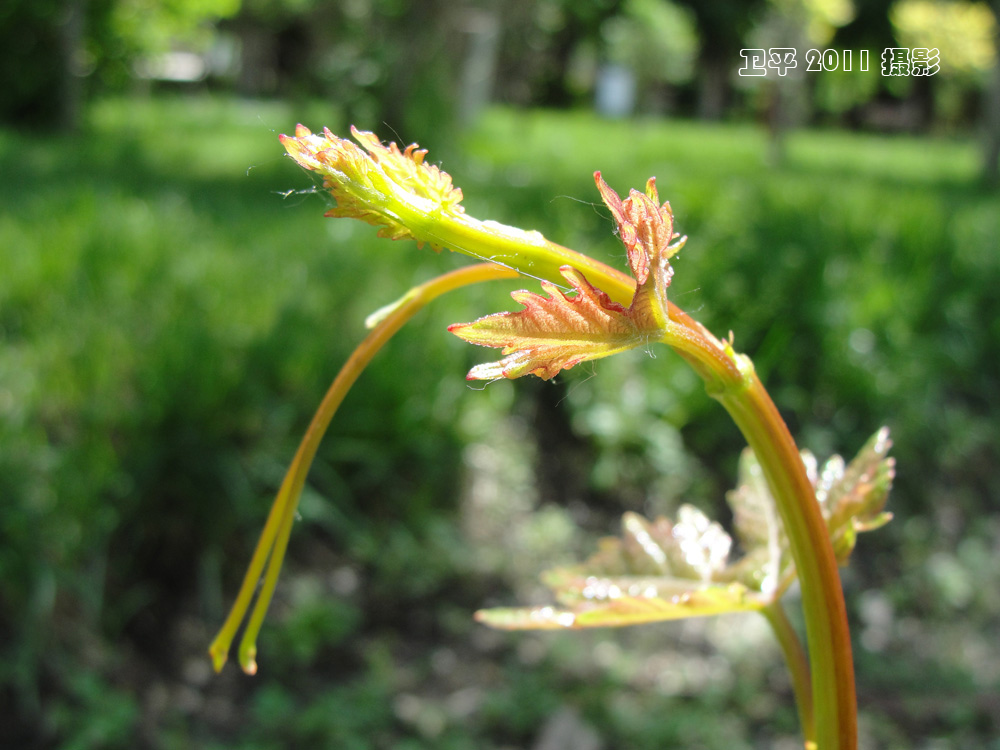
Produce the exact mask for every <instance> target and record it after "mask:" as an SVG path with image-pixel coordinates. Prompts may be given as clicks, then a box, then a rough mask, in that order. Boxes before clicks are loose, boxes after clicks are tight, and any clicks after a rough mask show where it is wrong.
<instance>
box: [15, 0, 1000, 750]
mask: <svg viewBox="0 0 1000 750" xmlns="http://www.w3.org/2000/svg"><path fill="white" fill-rule="evenodd" d="M998 13H1000V11H998V9H997V7H996V4H994V5H992V6H991V5H987V4H983V3H978V4H968V3H954V4H951V3H941V4H931V3H920V2H909V3H884V2H868V3H861V2H856V3H855V5H853V6H852V5H850V4H849V3H836V2H829V3H825V4H824V3H811V4H808V5H806V4H804V3H803V4H799V3H778V2H774V3H769V2H752V3H736V2H722V1H719V2H705V3H694V2H692V3H686V2H675V3H667V2H660V1H659V0H629V1H628V2H615V1H613V0H577V1H576V2H569V1H565V2H564V1H562V0H552V1H551V2H522V1H521V0H511V1H510V2H497V3H474V2H461V3H445V2H437V1H435V0H428V1H427V2H416V1H415V0H349V1H345V2H340V3H325V2H312V1H311V0H284V1H283V2H279V3H263V2H253V1H251V0H244V2H239V0H216V2H214V3H204V2H186V1H185V0H173V2H165V3H143V2H139V0H133V2H126V1H125V0H70V1H68V2H45V1H42V2H31V3H29V2H20V1H19V0H15V2H8V3H5V4H4V6H3V9H2V10H0V76H2V78H0V80H2V82H3V84H4V86H3V87H0V121H2V122H3V126H2V128H0V205H2V209H0V746H2V747H12V748H137V747H139V748H157V749H158V748H187V747H197V748H248V749H249V748H254V749H257V748H279V747H280V748H289V747H291V748H298V747H317V746H319V747H338V748H340V747H344V748H405V749H409V748H413V749H416V748H431V747H433V748H456V749H457V748H472V747H475V748H536V749H538V750H554V749H555V748H561V747H574V748H584V749H586V748H654V747H655V748H663V747H692V748H697V747H703V748H752V747H779V748H786V747H787V748H792V747H797V746H800V744H801V743H800V742H799V740H798V739H797V737H798V729H797V722H796V717H795V712H794V707H793V705H792V698H791V690H790V686H789V684H788V680H787V677H786V676H785V674H784V671H783V666H782V664H781V658H780V653H779V651H778V649H777V647H776V645H775V644H774V643H773V638H772V636H771V635H770V633H769V632H768V631H767V629H766V626H765V625H764V621H763V618H759V617H754V616H749V615H748V616H745V617H744V616H731V617H723V618H716V619H714V620H707V621H690V622H684V623H671V624H664V625H657V626H648V627H641V628H634V629H628V630H621V631H601V632H590V633H580V632H570V633H556V634H553V633H545V634H535V633H515V634H504V633H497V632H493V631H489V630H487V629H485V628H483V627H481V626H479V625H476V624H475V623H474V622H473V621H472V612H473V611H475V610H476V609H478V608H480V607H484V606H499V605H509V604H514V603H518V602H521V603H527V602H531V603H534V602H540V601H545V592H544V591H541V590H540V587H539V585H538V584H537V575H538V573H540V572H541V571H542V570H544V569H546V568H547V567H551V566H552V565H556V564H562V563H566V562H570V561H574V560H577V559H581V558H582V557H584V556H586V555H587V554H589V553H590V551H592V550H593V548H594V546H595V544H596V539H597V537H599V536H602V535H606V534H610V533H615V532H616V531H617V519H618V518H619V517H620V515H621V514H622V512H623V511H626V510H634V511H638V512H642V513H645V514H647V515H656V514H659V513H672V512H674V511H675V510H676V508H677V507H678V506H679V505H680V504H681V503H684V502H690V503H694V504H695V505H698V506H699V507H701V508H703V509H704V510H705V511H706V512H708V513H709V514H710V515H712V516H714V517H716V518H719V519H720V520H721V521H722V522H723V523H727V524H728V523H729V520H730V519H729V517H728V510H727V508H726V506H725V503H724V494H725V491H726V490H727V489H728V488H730V487H731V486H732V485H733V483H734V481H735V474H736V460H737V457H738V454H739V451H740V449H741V448H742V441H741V438H740V436H739V434H738V432H737V431H736V429H735V427H733V426H732V424H731V423H730V422H729V420H728V417H727V416H726V415H725V413H724V412H723V411H722V410H721V409H720V408H718V406H717V405H716V404H715V403H714V402H712V401H711V400H710V399H709V398H708V397H707V396H706V395H705V394H704V392H703V389H702V387H701V386H700V384H699V383H698V382H697V379H696V378H695V376H694V375H693V374H692V373H691V372H690V371H689V370H688V369H687V368H686V366H685V365H684V364H683V363H682V362H680V361H679V360H678V359H677V358H675V357H674V356H672V355H671V353H670V352H668V351H666V350H664V351H657V352H655V357H653V356H648V355H647V354H646V353H644V352H641V351H640V352H632V353H630V354H626V355H622V356H618V357H615V358H612V359H609V360H604V361H601V362H598V363H596V364H594V365H591V366H580V367H578V368H575V369H574V370H572V371H570V372H567V373H565V374H564V375H561V376H560V377H559V378H557V379H556V381H555V382H554V383H542V382H540V381H537V380H535V379H527V378H526V379H523V380H521V381H517V382H514V383H506V382H504V383H495V384H491V385H489V386H488V387H486V388H481V389H480V388H478V387H477V388H469V387H468V386H467V385H466V383H465V381H464V379H463V378H464V374H465V372H466V370H467V368H468V367H469V366H470V365H471V364H473V363H476V362H481V361H484V360H485V359H487V358H489V357H490V356H491V354H490V353H489V352H486V351H485V350H481V349H476V348H474V347H469V346H466V345H463V344H461V342H459V341H457V340H456V339H454V337H451V336H449V335H448V334H447V333H446V332H445V330H444V329H445V327H446V326H447V325H448V324H449V323H452V322H457V321H466V320H471V319H473V318H475V317H477V316H479V315H483V314H486V313H489V312H493V311H496V310H500V309H510V308H511V307H512V304H511V301H510V299H509V297H508V296H507V293H508V292H509V291H510V290H511V289H515V288H521V287H524V286H528V287H529V288H531V283H527V282H521V283H512V284H507V285H503V284H500V285H498V286H497V287H496V288H495V289H488V288H477V289H473V290H469V291H467V292H464V293H458V294H456V295H452V296H450V297H448V298H445V299H443V300H441V301H440V302H439V303H436V304H435V305H434V306H432V307H431V308H430V309H429V310H428V311H426V312H424V313H422V314H421V315H420V316H419V317H418V318H417V319H416V320H415V321H414V323H413V324H411V325H410V326H408V327H407V328H406V329H404V330H403V331H402V332H401V333H400V334H399V335H398V336H397V337H396V339H394V340H393V341H392V342H391V343H390V345H389V346H388V347H387V348H386V350H385V351H384V352H382V353H381V354H380V355H379V357H378V358H377V359H376V360H375V362H374V363H373V365H372V366H371V367H370V369H369V370H368V371H367V372H366V373H365V374H364V375H363V377H362V378H361V380H360V382H359V384H358V385H357V386H356V388H355V389H354V390H353V391H352V392H351V394H350V395H349V397H348V399H347V400H346V401H345V403H344V405H343V407H342V408H341V411H340V412H339V413H338V415H337V417H336V418H335V420H334V423H333V426H332V428H331V431H330V434H329V435H328V437H327V439H326V440H325V441H324V443H323V446H322V447H321V449H320V453H319V455H318V457H317V461H316V464H315V466H314V468H313V471H312V473H311V475H310V480H309V484H308V486H307V488H306V493H305V496H304V498H303V502H302V506H301V510H300V516H301V518H300V522H299V523H298V524H297V525H296V528H295V530H294V532H293V535H292V540H291V544H290V548H289V559H288V561H287V563H286V566H285V569H284V571H283V573H282V580H281V583H280V585H279V587H278V591H277V595H276V600H275V603H274V605H273V606H272V610H271V613H270V614H269V616H268V620H267V622H266V623H265V627H264V630H263V632H262V635H261V638H260V641H259V645H260V657H259V661H260V666H261V669H260V673H259V674H258V675H256V676H255V677H247V676H244V675H242V674H241V673H240V672H239V671H238V669H237V668H236V667H235V666H234V665H229V666H228V667H227V669H226V670H225V671H224V672H223V673H222V674H221V675H219V676H216V675H214V674H213V673H212V672H211V666H210V663H209V661H208V658H207V655H206V649H207V646H208V643H209V642H210V640H211V638H212V636H213V634H214V632H215V629H216V628H217V627H218V626H219V625H220V624H221V622H222V619H223V617H224V615H225V612H226V610H227V608H228V606H229V605H230V603H231V598H232V597H233V596H234V594H235V592H236V589H237V587H238V585H239V581H240V579H241V576H242V572H243V569H244V566H245V564H246V562H247V561H248V559H249V555H250V552H251V550H252V548H253V544H254V542H255V541H256V536H257V534H258V533H259V530H260V528H261V526H262V524H263V521H264V517H265V515H266V512H267V508H268V506H269V504H270V501H271V499H272V497H273V493H274V492H275V490H276V488H277V486H278V484H279V483H280V480H281V477H282V476H283V474H284V471H285V469H286V467H287V464H288V462H289V461H290V460H291V457H292V455H293V453H294V450H295V447H296V445H297V443H298V441H299V439H300V438H301V435H302V433H303V431H304V429H305V427H306V425H307V424H308V420H309V418H310V416H311V414H312V412H313V410H314V409H315V407H316V406H317V404H318V402H319V400H320V398H321V397H322V394H323V392H324V391H325V389H326V388H327V387H328V385H329V383H330V381H331V380H332V378H333V377H334V375H335V374H336V372H337V369H338V368H339V367H340V365H341V364H342V363H343V362H344V360H345V359H346V358H347V357H348V356H349V354H350V352H351V350H352V349H353V347H354V346H355V345H356V343H357V342H358V341H360V339H361V337H362V336H363V335H364V329H363V320H364V317H365V316H366V315H367V314H368V313H370V312H372V311H373V310H375V309H377V308H378V307H380V306H381V305H383V304H385V303H387V302H389V301H391V300H392V299H394V298H395V297H397V296H398V295H399V294H401V293H402V292H404V291H405V290H406V289H407V288H409V287H410V286H412V285H413V284H414V283H418V282H420V281H422V280H425V279H427V278H429V277H430V276H432V275H434V274H436V273H440V272H442V271H444V270H446V269H448V268H452V267H454V266H455V265H457V264H460V263H463V262H465V260H466V259H465V258H463V257H461V256H457V255H454V254H451V253H442V254H440V255H435V254H434V253H432V252H431V251H429V250H427V249H423V250H417V249H416V248H415V247H414V246H413V245H412V243H406V242H397V243H391V242H388V241H386V240H380V239H378V238H376V237H375V236H374V234H375V230H374V229H372V228H371V227H368V226H365V225H361V224H357V225H355V223H352V222H347V221H344V220H331V219H323V218H322V213H323V211H324V210H326V208H328V200H327V199H326V198H325V197H323V196H322V195H319V194H313V193H308V192H306V193H302V192H292V193H290V194H289V193H288V191H307V190H309V189H310V188H312V187H313V186H314V184H315V183H314V181H313V180H312V178H311V177H310V176H309V175H307V174H305V173H303V172H301V170H298V169H296V168H294V166H293V165H292V164H291V162H290V161H288V160H287V159H285V158H284V157H283V155H282V149H281V146H280V144H279V143H278V142H277V134H278V133H281V132H285V133H290V132H292V131H293V129H294V126H295V123H296V122H303V123H305V124H307V125H308V126H310V127H312V128H313V129H314V130H316V129H319V128H321V127H322V126H324V125H327V126H329V127H330V128H331V129H333V130H334V131H335V132H338V133H345V132H346V131H347V128H348V127H349V125H350V124H352V123H353V124H356V125H357V126H358V127H360V128H362V129H370V130H374V131H376V132H377V133H378V134H379V135H380V137H382V138H384V139H386V140H398V141H401V142H404V143H408V142H411V141H415V140H416V141H419V142H420V143H421V145H422V146H426V147H428V148H430V149H431V151H430V157H429V158H430V159H431V160H432V161H434V162H435V163H439V164H440V165H441V166H442V167H443V168H444V169H445V170H447V171H448V172H449V173H450V174H451V175H452V176H453V178H454V180H455V183H456V184H457V185H459V186H460V187H462V189H463V190H464V192H465V196H466V198H465V201H464V204H465V205H466V209H467V211H468V212H469V213H470V214H471V215H473V216H476V217H478V218H482V219H494V220H498V221H502V222H505V223H509V224H514V225H517V226H522V227H524V228H528V229H537V230H539V231H541V232H543V233H544V234H545V235H546V236H547V237H548V238H550V239H552V240H554V241H556V242H560V243H562V244H566V245H568V246H571V247H574V248H576V249H579V250H581V251H583V252H587V253H589V254H592V255H594V256H595V257H598V258H601V259H604V260H607V261H608V262H611V263H613V264H617V265H619V266H621V267H623V266H624V258H623V252H622V249H621V246H620V243H618V241H617V239H616V238H615V237H614V236H613V234H612V224H611V222H610V219H609V217H608V215H607V213H606V211H605V210H604V208H603V207H602V206H601V205H600V203H599V201H598V196H597V194H596V191H595V190H594V187H593V181H592V173H593V171H594V170H595V169H600V170H602V172H603V174H604V176H605V178H606V179H607V180H608V182H609V183H610V184H611V185H612V187H614V188H615V189H616V190H618V192H620V193H624V192H625V191H627V190H628V188H629V187H637V188H640V187H641V186H642V185H643V184H644V183H645V180H646V178H647V177H648V176H650V175H656V177H657V184H658V186H659V189H660V194H661V196H662V197H664V198H666V199H669V200H670V201H671V204H672V206H673V208H674V211H675V214H676V216H677V220H678V228H679V230H680V231H681V232H683V233H684V234H687V235H688V236H689V238H690V239H689V242H688V244H687V246H686V247H685V249H684V251H683V252H682V253H681V255H680V257H679V259H678V260H677V262H676V264H675V268H676V275H675V280H674V283H673V286H672V294H673V299H674V300H675V301H676V302H678V304H680V305H681V306H682V307H683V308H685V309H686V310H687V311H689V312H690V313H692V314H693V315H694V316H695V317H697V318H698V319H699V320H701V321H702V322H704V323H705V324H706V325H707V326H708V327H709V328H710V329H711V330H712V331H713V332H715V333H716V334H718V335H724V334H725V333H727V332H728V331H729V330H732V331H733V332H734V335H735V340H736V346H737V348H738V349H739V350H742V351H745V352H747V353H748V354H749V355H750V356H752V357H753V358H754V361H755V364H756V366H757V369H758V371H759V372H760V373H761V374H762V377H763V379H764V381H765V383H766V384H767V386H768V388H769V390H770V391H771V394H772V396H773V397H774V400H775V402H776V403H777V404H778V406H779V408H780V409H781V411H782V413H783V415H784V416H785V418H786V420H787V421H788V423H789V426H790V428H791V429H792V432H793V434H794V435H795V436H796V437H797V439H798V440H799V441H800V445H801V446H802V447H804V448H809V449H810V450H812V451H813V452H814V453H816V454H817V455H818V456H819V457H821V458H823V457H825V456H828V455H830V454H832V453H842V454H843V455H845V456H846V457H850V456H851V455H853V453H854V452H855V451H856V450H857V449H858V448H859V447H860V446H861V445H862V444H863V442H864V441H865V440H866V439H867V437H868V436H869V435H871V434H872V433H874V432H875V430H876V429H877V428H878V427H880V426H881V425H882V424H888V425H889V426H890V428H891V429H892V432H893V439H894V441H895V448H894V451H893V453H894V455H895V456H896V458H897V461H898V470H897V474H898V478H897V482H896V487H895V489H894V490H893V494H892V496H891V498H890V503H889V509H890V510H892V511H893V512H894V514H895V520H894V521H893V522H892V523H891V524H889V526H887V527H886V528H884V529H882V530H880V531H878V532H877V533H874V534H870V535H865V536H863V537H862V538H861V540H860V542H859V546H858V549H857V550H856V552H855V554H854V557H853V559H852V563H851V566H850V567H849V568H848V569H846V570H845V571H844V572H843V576H844V584H845V590H846V593H847V599H848V608H849V614H850V618H851V625H852V632H853V635H854V639H855V660H856V665H857V669H858V692H859V702H860V715H861V737H862V746H863V747H866V748H867V747H871V748H928V749H933V750H939V749H943V748H953V747H954V748H968V747H1000V744H998V743H1000V725H998V720H997V716H1000V648H998V647H997V645H996V643H997V642H998V639H1000V541H998V539H1000V508H998V499H1000V482H998V480H997V478H996V477H995V476H994V475H993V471H992V469H993V468H995V467H996V466H997V465H1000V454H998V445H1000V429H998V427H997V407H998V400H1000V377H998V375H1000V373H998V364H997V357H996V347H997V344H998V343H1000V322H998V319H1000V318H998V312H1000V311H998V309H997V308H998V303H997V294H996V290H997V288H998V282H1000V265H998V264H1000V260H998V258H1000V255H998V250H1000V248H998V240H997V238H998V237H1000V198H998V195H997V193H996V190H995V188H994V187H992V186H991V185H992V184H993V183H995V181H996V170H997V144H998V142H1000V73H998V66H997V62H996V48H997V21H996V18H997V15H998ZM779 46H781V47H791V48H795V49H797V50H798V60H799V69H798V70H797V71H792V72H791V73H790V74H789V76H788V77H786V78H782V79H779V78H778V77H776V76H774V75H769V76H767V77H766V78H764V79H750V78H743V77H740V76H739V75H737V73H736V71H737V69H738V68H739V67H740V65H741V64H742V58H741V57H740V54H739V53H740V50H741V49H744V48H772V47H779ZM887 47H937V48H939V51H940V65H941V69H940V71H939V72H938V73H936V74H935V75H934V76H930V77H922V78H921V77H912V76H910V77H889V76H882V75H881V72H880V57H881V53H882V50H883V49H885V48H887ZM810 49H819V50H826V49H836V50H839V51H840V52H841V53H842V52H843V51H844V50H852V51H853V52H854V54H855V64H857V63H858V61H859V54H860V51H861V50H869V52H870V68H871V70H869V71H868V72H867V73H865V72H862V71H860V70H857V69H855V70H853V71H851V72H845V71H823V72H807V71H806V70H805V66H806V59H807V52H808V50H810ZM789 603H790V605H794V604H795V594H794V592H793V593H792V594H791V595H790V600H789ZM790 608H791V609H794V606H793V607H790Z"/></svg>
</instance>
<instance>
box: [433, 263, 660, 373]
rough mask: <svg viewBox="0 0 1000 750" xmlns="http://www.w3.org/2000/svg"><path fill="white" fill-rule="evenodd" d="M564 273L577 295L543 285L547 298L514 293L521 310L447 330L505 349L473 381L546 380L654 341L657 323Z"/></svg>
mask: <svg viewBox="0 0 1000 750" xmlns="http://www.w3.org/2000/svg"><path fill="white" fill-rule="evenodd" d="M560 271H561V272H562V275H563V277H564V278H565V279H566V280H567V281H568V282H569V283H570V285H571V286H572V287H573V289H575V290H576V294H575V295H572V296H570V295H567V294H565V293H563V292H562V291H560V290H559V289H558V288H557V287H556V286H555V285H554V284H550V283H549V282H547V281H543V282H542V290H543V291H545V292H546V293H547V294H548V295H549V296H548V297H545V296H542V295H538V294H534V293H533V292H528V291H523V290H522V291H519V292H514V293H513V294H512V295H511V296H512V297H513V298H514V299H515V300H516V301H517V302H520V303H521V304H522V305H524V309H523V310H520V311H518V312H503V313H497V314H495V315H487V316H486V317H483V318H480V319H479V320H477V321H474V322H472V323H457V324H455V325H451V326H449V327H448V330H449V331H451V332H452V333H454V334H455V335H456V336H458V337H459V338H461V339H464V340H465V341H468V342H469V343H472V344H479V345H481V346H492V347H497V348H500V347H502V348H503V354H504V355H506V356H505V357H504V358H503V359H502V360H500V361H499V362H491V363H487V364H482V365H477V366H476V367H474V368H472V370H470V371H469V374H468V376H467V377H468V379H469V380H496V379H497V378H519V377H521V376H522V375H527V374H528V373H532V374H534V375H537V376H538V377H540V378H542V379H543V380H548V379H549V378H551V377H553V376H554V375H556V374H557V373H558V372H559V371H560V370H565V369H569V368H570V367H572V366H573V365H576V364H579V363H580V362H583V361H585V360H590V359H599V358H600V357H607V356H609V355H611V354H615V353H617V352H620V351H625V350H626V349H631V348H633V347H636V346H641V345H643V344H645V343H647V342H648V341H649V339H650V338H652V337H655V335H656V334H657V332H658V330H659V329H658V327H657V325H656V322H655V321H654V320H650V319H649V318H647V317H645V316H643V315H637V314H633V312H632V311H631V310H628V309H625V308H624V307H622V306H621V305H619V304H618V303H617V302H613V301H612V300H611V299H610V298H609V297H608V296H607V295H606V294H604V292H601V291H599V290H597V289H595V288H594V287H593V286H591V285H590V283H589V282H588V281H587V279H586V278H585V277H584V275H583V274H582V273H580V272H579V271H577V270H575V269H573V268H570V267H569V266H563V267H562V268H561V269H560Z"/></svg>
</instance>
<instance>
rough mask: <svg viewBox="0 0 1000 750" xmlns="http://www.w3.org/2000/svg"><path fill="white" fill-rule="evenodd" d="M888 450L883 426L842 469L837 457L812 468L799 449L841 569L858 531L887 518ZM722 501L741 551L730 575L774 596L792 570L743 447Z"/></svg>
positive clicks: (769, 502) (756, 468) (759, 476)
mask: <svg viewBox="0 0 1000 750" xmlns="http://www.w3.org/2000/svg"><path fill="white" fill-rule="evenodd" d="M891 446H892V441H891V440H889V430H888V429H887V428H885V427H883V428H882V429H880V430H879V431H878V432H876V433H875V435H873V436H872V437H871V439H870V440H869V441H868V442H867V443H866V444H865V446H864V447H863V448H862V449H861V450H860V451H859V452H858V455H857V457H856V458H855V459H854V460H853V461H851V463H850V464H849V465H846V466H845V463H844V459H843V458H841V457H840V456H833V457H832V458H830V459H829V460H828V461H827V462H826V463H825V464H824V465H823V467H822V468H821V469H818V468H817V466H818V465H817V462H816V458H815V457H814V456H813V454H812V453H810V452H809V451H802V461H803V462H804V463H805V465H806V473H807V474H808V475H809V479H810V481H812V484H813V488H814V489H815V491H816V501H817V502H818V503H819V506H820V511H821V512H822V514H823V518H824V519H825V520H826V525H827V530H828V531H829V534H830V541H831V542H832V543H833V549H834V553H835V555H836V557H837V562H839V563H840V564H841V565H845V564H846V563H847V560H848V558H849V557H850V555H851V552H852V551H853V550H854V545H855V543H856V542H857V535H858V533H859V532H862V531H872V530H874V529H877V528H879V527H880V526H882V525H884V524H885V523H887V522H888V521H889V520H890V519H891V518H892V514H890V513H886V512H884V508H885V503H886V500H887V499H888V496H889V489H890V487H891V486H892V479H893V476H894V473H895V462H894V460H893V459H892V458H889V457H888V453H889V448H890V447H891ZM726 499H727V501H728V502H729V505H730V507H732V509H733V521H734V525H735V527H736V533H737V537H738V538H739V540H740V542H741V544H742V546H743V548H744V550H745V552H746V554H745V556H744V558H743V559H742V560H741V561H740V563H738V564H737V565H736V566H734V567H733V572H734V573H736V574H737V575H738V580H740V581H742V582H744V583H746V584H748V585H753V586H759V587H760V588H761V590H762V591H764V592H765V593H767V592H768V591H775V592H776V593H777V594H778V595H780V594H781V592H783V591H784V590H785V589H786V588H787V587H788V585H789V584H790V583H791V582H792V581H793V580H794V578H795V568H794V566H793V565H792V561H791V554H790V553H789V551H788V537H787V536H786V534H785V530H784V527H783V526H782V523H781V519H780V518H779V517H778V515H777V510H776V506H775V502H774V498H773V497H772V495H771V490H770V489H769V488H768V486H767V482H766V481H765V479H764V474H763V471H762V470H761V467H760V464H759V462H758V461H757V458H756V456H754V454H753V451H751V450H750V449H749V448H747V449H745V450H744V451H743V455H742V456H740V469H739V484H738V486H737V488H736V489H735V490H732V491H731V492H729V493H728V495H727V498H726Z"/></svg>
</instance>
